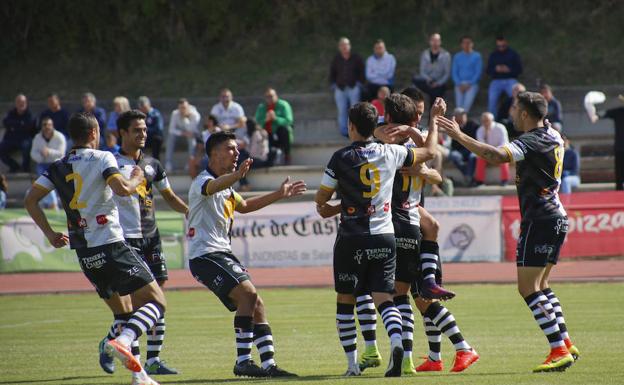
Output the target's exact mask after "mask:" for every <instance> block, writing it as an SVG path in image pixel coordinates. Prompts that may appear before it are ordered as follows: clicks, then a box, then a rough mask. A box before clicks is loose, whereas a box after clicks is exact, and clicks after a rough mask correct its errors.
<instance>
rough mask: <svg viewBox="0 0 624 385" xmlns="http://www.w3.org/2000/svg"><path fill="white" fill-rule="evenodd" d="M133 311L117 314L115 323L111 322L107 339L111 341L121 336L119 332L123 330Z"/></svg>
mask: <svg viewBox="0 0 624 385" xmlns="http://www.w3.org/2000/svg"><path fill="white" fill-rule="evenodd" d="M131 316H132V313H123V314H115V315H114V319H113V323H112V324H111V327H110V330H109V331H108V335H107V336H106V339H108V340H109V341H111V340H114V339H115V338H117V337H118V336H119V333H121V331H122V330H123V328H124V326H125V325H126V322H128V320H129V319H130V317H131Z"/></svg>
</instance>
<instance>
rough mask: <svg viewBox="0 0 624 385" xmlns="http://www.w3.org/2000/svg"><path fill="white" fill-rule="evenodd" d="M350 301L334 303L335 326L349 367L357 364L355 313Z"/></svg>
mask: <svg viewBox="0 0 624 385" xmlns="http://www.w3.org/2000/svg"><path fill="white" fill-rule="evenodd" d="M354 307H355V305H353V304H350V303H337V304H336V328H337V329H338V338H339V339H340V344H341V345H342V349H343V350H344V352H345V355H346V356H347V362H348V364H349V367H351V366H353V365H357V329H356V327H355V315H354V314H353V308H354Z"/></svg>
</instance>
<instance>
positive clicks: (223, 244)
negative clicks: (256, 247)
mask: <svg viewBox="0 0 624 385" xmlns="http://www.w3.org/2000/svg"><path fill="white" fill-rule="evenodd" d="M213 179H216V176H215V175H212V174H211V173H210V172H208V171H207V170H204V171H202V172H201V173H200V174H199V175H198V176H197V177H196V178H195V179H194V180H193V183H191V188H190V189H189V213H188V232H187V239H188V247H189V251H188V253H189V258H190V259H193V258H197V257H199V256H202V255H204V254H207V253H214V252H217V251H222V252H228V253H231V252H232V248H231V246H230V231H231V230H232V225H233V223H234V209H236V207H237V206H238V204H239V203H240V202H241V201H242V198H241V196H240V195H238V193H236V191H234V189H233V188H232V187H229V188H226V189H225V190H221V191H218V192H216V193H214V194H212V195H208V194H207V193H206V186H207V185H208V182H210V181H211V180H213Z"/></svg>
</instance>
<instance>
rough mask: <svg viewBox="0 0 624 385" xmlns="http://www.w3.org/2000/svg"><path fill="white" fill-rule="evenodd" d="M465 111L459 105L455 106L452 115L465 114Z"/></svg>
mask: <svg viewBox="0 0 624 385" xmlns="http://www.w3.org/2000/svg"><path fill="white" fill-rule="evenodd" d="M465 113H466V110H464V109H463V108H461V107H457V108H455V109H454V110H453V115H455V116H459V115H463V114H465Z"/></svg>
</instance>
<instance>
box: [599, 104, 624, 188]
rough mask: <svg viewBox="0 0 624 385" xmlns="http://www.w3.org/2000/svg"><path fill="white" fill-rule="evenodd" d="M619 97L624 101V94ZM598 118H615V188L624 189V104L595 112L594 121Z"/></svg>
mask: <svg viewBox="0 0 624 385" xmlns="http://www.w3.org/2000/svg"><path fill="white" fill-rule="evenodd" d="M618 98H619V99H620V101H621V102H622V103H624V95H620V96H618ZM598 119H613V122H614V123H615V143H614V153H615V189H616V190H618V191H620V190H624V106H620V107H616V108H612V109H610V110H607V111H606V112H604V113H602V114H601V115H600V116H599V115H597V114H596V113H595V112H594V115H593V116H592V117H591V121H592V123H596V122H597V121H598Z"/></svg>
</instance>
